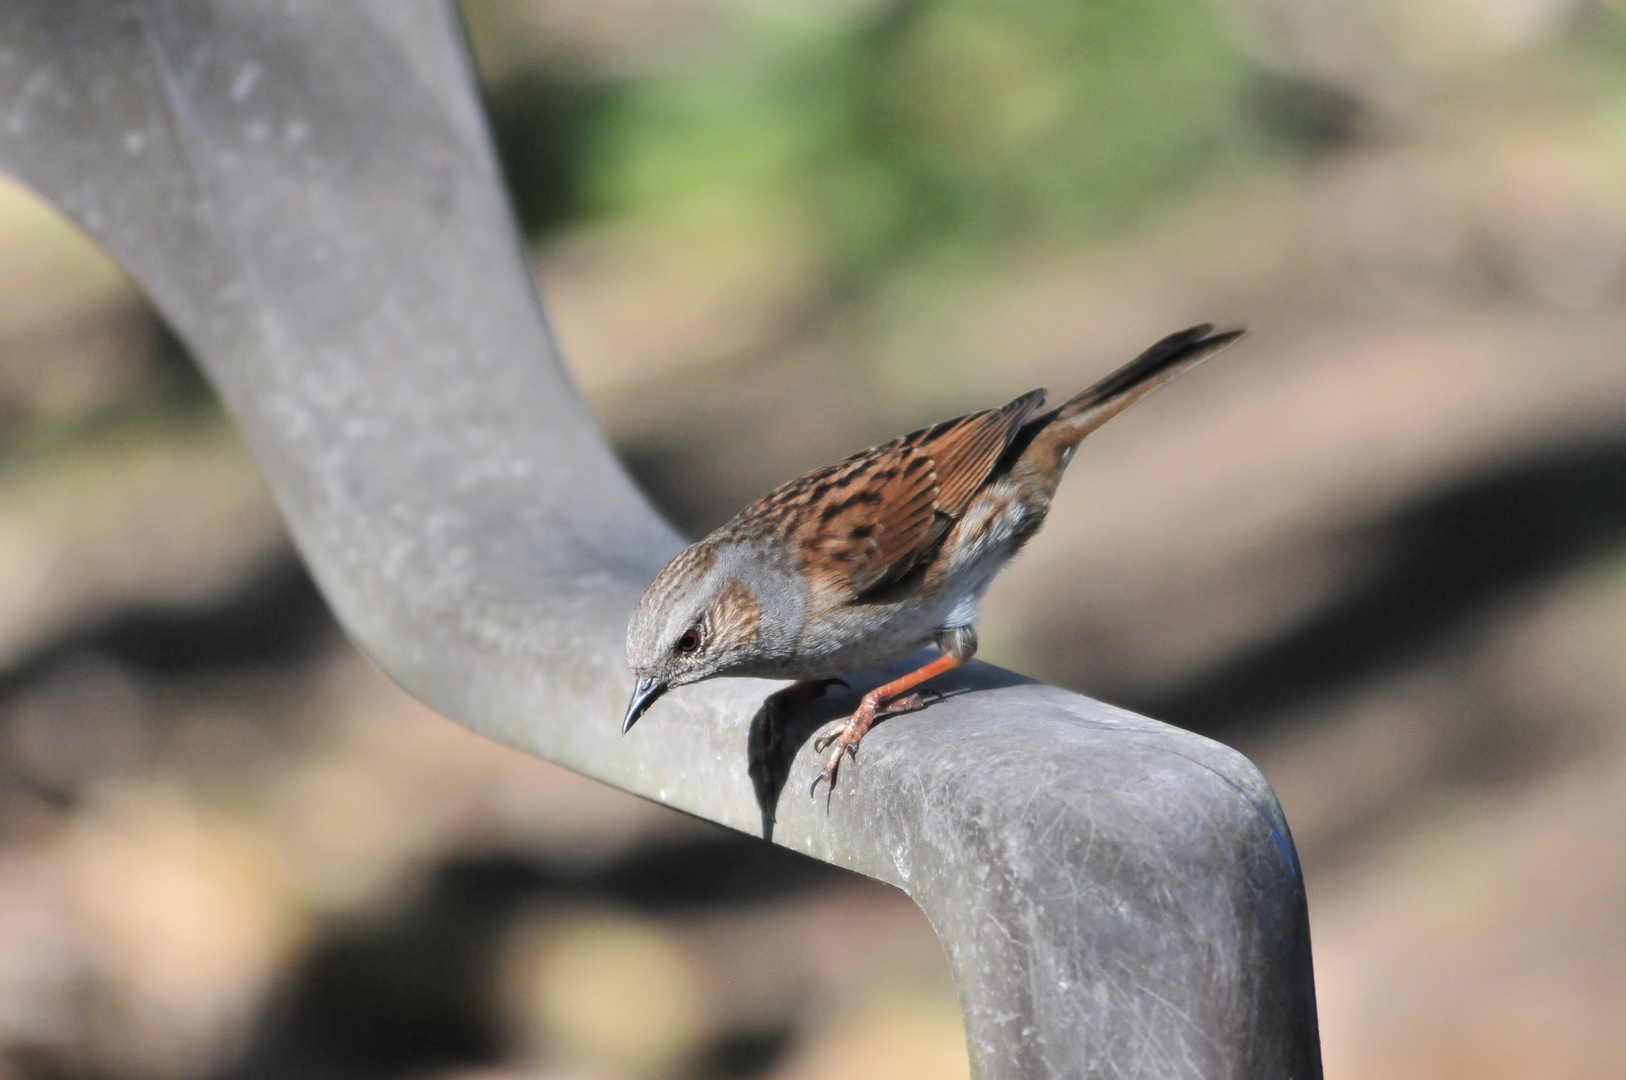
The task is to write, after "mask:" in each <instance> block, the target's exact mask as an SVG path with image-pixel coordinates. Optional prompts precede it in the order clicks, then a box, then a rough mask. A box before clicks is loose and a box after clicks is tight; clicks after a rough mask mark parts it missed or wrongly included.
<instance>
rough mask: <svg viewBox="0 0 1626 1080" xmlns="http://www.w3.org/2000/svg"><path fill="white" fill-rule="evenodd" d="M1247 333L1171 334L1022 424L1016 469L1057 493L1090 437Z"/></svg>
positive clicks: (1201, 330)
mask: <svg viewBox="0 0 1626 1080" xmlns="http://www.w3.org/2000/svg"><path fill="white" fill-rule="evenodd" d="M1244 333H1246V331H1245V330H1240V329H1238V330H1224V331H1221V332H1220V333H1217V334H1216V333H1214V326H1213V324H1212V323H1203V324H1202V325H1200V326H1193V327H1192V328H1191V329H1189V330H1181V331H1179V332H1178V333H1174V334H1170V335H1169V336H1168V337H1166V338H1164V339H1163V340H1162V341H1159V342H1158V343H1157V344H1156V345H1153V346H1152V347H1151V348H1149V349H1147V350H1146V351H1145V352H1143V353H1141V354H1140V355H1139V356H1137V357H1136V358H1135V359H1133V360H1131V361H1130V362H1129V363H1127V364H1125V365H1124V366H1123V367H1121V368H1119V369H1118V370H1117V371H1114V372H1113V373H1112V374H1110V375H1108V376H1107V377H1106V378H1104V379H1102V380H1101V381H1099V382H1097V383H1096V384H1095V385H1094V386H1091V387H1090V388H1089V389H1088V390H1085V391H1084V392H1083V393H1081V394H1078V395H1077V396H1075V397H1072V398H1069V399H1068V400H1067V401H1065V402H1063V403H1062V404H1061V405H1059V406H1057V407H1056V408H1054V409H1051V410H1050V411H1049V412H1046V413H1042V414H1041V415H1039V416H1036V417H1034V418H1033V419H1031V420H1029V421H1028V422H1027V423H1026V424H1024V425H1022V431H1021V434H1020V435H1019V436H1018V437H1017V439H1016V440H1015V441H1014V442H1013V444H1012V447H1011V450H1012V451H1013V455H1012V456H1015V457H1016V458H1017V461H1016V462H1015V467H1016V468H1018V469H1021V470H1024V471H1027V470H1031V471H1033V472H1035V473H1037V474H1038V476H1037V477H1036V479H1041V482H1042V483H1043V484H1044V486H1046V487H1047V488H1048V489H1049V490H1050V491H1052V492H1054V491H1055V485H1056V484H1057V483H1058V482H1059V481H1060V480H1061V473H1062V470H1064V469H1065V468H1066V467H1067V462H1068V461H1069V460H1070V459H1071V457H1072V451H1073V449H1074V448H1075V447H1076V446H1078V444H1079V443H1080V442H1082V441H1083V440H1084V437H1085V436H1086V435H1088V434H1089V433H1090V432H1092V431H1094V430H1096V429H1097V428H1099V427H1100V426H1101V425H1102V424H1104V423H1106V422H1107V421H1108V420H1111V419H1112V418H1113V417H1114V416H1117V415H1118V414H1119V413H1121V412H1123V411H1124V410H1125V409H1127V408H1129V406H1131V405H1133V404H1134V403H1135V402H1137V401H1139V400H1140V399H1141V398H1143V397H1145V396H1146V395H1147V394H1150V393H1151V392H1152V391H1154V390H1156V389H1157V388H1158V387H1160V386H1162V385H1164V384H1165V383H1168V382H1170V381H1172V380H1174V379H1175V378H1177V377H1178V376H1180V375H1183V374H1185V373H1186V372H1188V371H1190V370H1191V369H1192V368H1194V367H1196V366H1197V365H1198V364H1200V363H1202V362H1203V361H1204V360H1207V359H1208V358H1209V357H1211V356H1214V355H1215V354H1216V353H1218V352H1220V350H1222V349H1224V348H1226V347H1227V346H1228V345H1230V344H1231V343H1232V342H1234V341H1236V339H1237V338H1239V337H1241V336H1242V335H1243V334H1244ZM1007 460H1009V458H1007Z"/></svg>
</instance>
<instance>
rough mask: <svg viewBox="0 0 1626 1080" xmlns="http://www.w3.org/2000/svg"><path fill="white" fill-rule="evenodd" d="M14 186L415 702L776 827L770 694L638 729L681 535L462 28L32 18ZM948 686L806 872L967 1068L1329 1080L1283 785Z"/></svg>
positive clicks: (1111, 718)
mask: <svg viewBox="0 0 1626 1080" xmlns="http://www.w3.org/2000/svg"><path fill="white" fill-rule="evenodd" d="M0 168H3V169H5V170H6V171H8V172H10V173H12V174H14V175H16V176H18V177H19V178H21V179H22V180H23V181H25V182H26V183H29V184H30V185H32V186H33V187H34V188H35V189H36V190H37V191H39V192H40V193H41V194H43V195H44V196H45V197H47V198H48V199H50V200H51V201H52V202H54V203H55V204H56V205H57V206H58V207H60V208H61V209H62V210H63V211H65V212H66V213H67V214H68V215H69V216H71V217H72V218H74V219H75V220H77V221H78V222H79V223H80V224H81V225H82V226H83V227H84V228H85V230H86V231H87V232H88V233H89V234H90V235H91V236H93V237H94V238H96V239H97V240H99V241H100V242H101V243H102V244H104V245H105V246H106V247H107V248H108V249H109V250H110V251H111V252H112V253H113V255H114V256H115V257H116V258H117V259H118V260H119V262H120V263H121V264H122V265H123V266H124V267H125V268H126V269H127V270H128V271H129V272H130V273H131V274H132V275H133V276H134V277H135V278H136V279H137V280H138V281H139V282H140V284H141V285H142V286H143V287H144V288H145V289H146V290H147V292H148V294H149V295H150V296H151V298H152V299H153V301H154V302H155V303H156V304H157V306H158V307H159V308H160V309H161V311H162V312H163V313H164V315H165V317H166V318H167V319H168V320H169V321H170V323H171V325H172V326H173V328H174V329H175V330H176V332H177V333H178V334H179V335H180V336H181V337H182V339H183V340H184V341H185V342H186V343H187V345H188V346H189V347H190V349H191V350H192V352H193V354H194V355H195V356H196V357H197V358H198V360H199V361H200V363H201V364H202V365H203V366H204V368H205V369H206V371H207V372H208V374H209V376H210V377H211V379H212V380H213V382H214V383H215V385H216V387H217V389H218V390H219V392H220V394H221V395H222V397H223V398H224V400H225V401H226V403H227V405H228V407H229V409H230V410H231V412H232V414H233V416H234V417H235V418H236V419H237V422H238V423H239V424H240V426H241V428H242V430H243V432H244V434H245V436H246V437H247V439H248V441H249V443H250V445H251V446H252V448H253V450H254V452H255V454H256V456H257V458H258V460H259V461H260V463H261V465H262V467H263V469H264V470H265V473H266V475H267V477H268V478H269V480H270V483H271V486H272V488H273V490H274V492H275V494H276V497H277V500H278V502H279V505H280V506H281V508H282V511H283V513H284V515H285V516H286V517H287V520H288V523H289V526H290V528H291V530H292V533H293V536H294V538H295V541H296V543H297V544H298V547H299V550H300V551H301V553H302V554H303V556H304V558H305V559H306V561H307V563H308V564H309V566H310V568H311V570H312V572H313V574H314V575H315V577H316V579H317V581H318V582H319V584H320V585H321V587H322V590H323V592H324V594H325V595H326V597H327V598H328V601H329V603H330V604H331V606H332V608H333V610H334V612H335V613H336V614H337V616H338V618H339V620H340V621H341V622H342V623H343V625H344V626H345V627H346V629H347V630H348V631H349V633H350V634H351V635H352V637H353V638H354V639H355V640H356V641H357V642H358V643H359V644H360V645H361V646H362V647H363V648H364V649H365V650H366V651H367V652H368V653H369V654H370V655H371V656H372V657H373V658H374V659H375V660H377V662H378V663H379V664H380V665H381V666H382V667H383V668H384V669H385V670H386V671H388V672H389V673H390V674H391V675H392V676H393V677H394V678H395V679H396V680H398V681H399V682H400V683H401V684H402V685H403V686H404V687H405V688H406V689H408V690H409V691H411V692H412V693H414V694H416V695H417V696H418V697H420V698H422V699H423V700H425V701H427V702H429V703H430V704H431V705H433V706H434V707H435V708H437V709H439V710H440V711H442V712H443V713H445V714H446V715H447V716H450V717H453V718H455V719H457V720H459V721H461V722H463V723H465V724H468V725H470V726H472V727H474V728H477V729H479V730H481V731H484V732H487V733H489V734H491V735H493V736H495V737H497V738H498V739H501V740H503V741H504V742H508V743H511V744H513V745H515V746H518V747H522V748H524V749H526V750H529V751H531V752H533V753H537V754H540V755H542V756H543V757H546V758H548V759H550V760H552V761H555V762H558V763H560V764H562V765H565V766H568V767H570V768H572V769H575V770H578V771H580V772H582V773H585V774H587V775H589V776H593V777H596V778H598V779H600V780H603V781H605V782H607V783H610V784H614V785H616V786H617V787H621V788H624V789H626V790H628V791H633V792H636V793H638V794H640V795H643V796H646V797H648V798H651V799H656V800H659V801H661V802H664V803H667V804H669V805H671V806H675V807H679V808H681V809H683V810H687V811H689V812H691V813H694V814H698V815H700V816H702V817H706V818H710V819H712V820H714V821H718V822H721V823H723V824H725V825H729V826H732V827H734V828H738V829H744V830H747V831H751V832H758V831H760V829H761V827H762V826H761V822H762V817H761V815H760V813H759V810H758V807H757V804H756V802H755V800H754V798H753V794H752V788H751V785H750V783H749V781H748V780H747V777H746V773H745V740H746V731H747V728H748V725H749V723H750V720H751V717H752V716H753V714H754V712H755V710H756V708H757V706H758V705H759V704H760V702H761V699H762V697H763V695H764V694H765V693H766V692H767V691H768V690H769V689H771V688H772V687H771V686H769V685H768V684H764V683H759V682H751V681H729V682H719V683H713V684H709V685H704V686H699V687H690V688H685V689H683V690H680V691H675V692H673V693H672V694H671V695H669V696H668V698H667V699H666V700H664V701H663V702H662V704H661V707H660V711H659V712H658V713H657V714H655V715H653V716H652V717H651V718H650V719H648V720H646V721H645V722H644V723H643V724H641V725H639V726H638V728H636V729H635V730H634V732H633V733H632V734H631V735H630V736H628V737H625V738H623V737H622V736H620V734H619V733H618V721H619V719H620V713H621V709H622V707H623V706H624V704H625V699H626V694H627V691H628V678H629V676H628V673H627V671H626V668H625V662H624V660H623V658H622V634H623V631H624V627H625V620H626V616H627V614H628V612H629V611H630V609H631V606H632V603H633V601H634V599H635V598H636V597H637V595H638V593H639V592H640V591H641V589H642V588H643V586H644V584H645V583H646V582H647V581H648V580H649V579H650V578H651V577H652V576H653V574H654V572H655V571H656V569H657V568H658V567H659V566H660V565H661V563H662V562H663V561H664V560H665V559H666V558H667V557H668V556H670V555H671V554H672V553H673V552H674V551H676V550H677V549H678V547H679V546H680V543H681V541H680V539H679V538H678V536H677V535H676V534H675V533H674V532H673V531H672V530H671V528H670V527H668V526H667V525H666V524H664V523H663V522H662V521H660V520H659V518H658V517H657V516H656V515H655V514H654V513H653V512H652V511H651V510H650V508H649V506H648V505H647V503H646V502H645V501H644V500H643V498H642V497H641V496H640V495H639V493H638V492H637V491H636V489H635V488H634V486H633V485H632V484H631V482H630V481H629V480H628V479H627V477H626V475H625V473H624V472H623V471H622V470H621V468H620V466H619V465H618V464H617V462H616V461H615V459H614V456H613V455H612V453H611V452H610V450H609V448H608V446H607V445H606V443H605V441H604V439H603V437H602V436H601V434H600V433H599V431H598V430H597V428H596V426H595V425H594V423H593V422H592V420H591V418H590V417H589V416H588V414H587V413H586V411H585V409H584V408H583V407H582V404H581V401H580V399H579V398H578V396H577V394H576V392H575V390H574V389H573V387H572V386H571V384H570V381H569V378H568V376H567V375H566V374H565V371H564V368H563V366H562V365H561V363H560V361H559V357H558V353H557V350H556V348H555V346H554V344H553V341H552V338H551V336H550V335H549V332H548V329H547V325H546V322H545V320H544V318H543V315H542V312H541V310H540V308H539V306H538V301H537V298H536V297H535V295H534V294H533V291H532V285H531V277H530V274H529V271H528V269H527V267H526V265H525V261H524V256H523V253H522V250H521V247H520V243H519V240H518V237H517V232H516V230H515V228H514V226H513V223H512V221H511V219H510V214H509V210H508V207H507V204H506V202H505V197H504V195H503V193H502V189H501V184H500V183H499V177H498V173H497V168H496V165H495V163H494V158H493V155H492V151H491V148H490V146H489V143H488V139H487V135H486V132H485V128H484V122H483V119H482V117H481V114H480V111H479V104H478V100H477V97H476V94H475V91H474V86H473V79H472V74H471V71H470V67H469V62H468V59H467V57H466V54H465V52H464V49H463V46H462V42H461V40H460V36H459V33H458V30H457V27H456V25H455V21H454V17H453V15H452V14H451V12H450V11H449V9H448V7H446V6H445V5H443V4H442V3H440V2H438V0H414V2H412V3H402V2H399V0H365V2H361V0H358V2H353V3H346V4H334V3H331V0H288V2H270V0H263V2H262V0H254V2H249V0H231V2H225V0H222V2H219V3H205V2H200V0H146V2H119V3H113V2H106V0H4V2H0ZM877 678H878V677H877ZM873 681H875V680H871V682H873ZM866 685H867V684H866V683H862V682H860V683H858V684H857V685H856V687H855V690H862V689H864V688H865V686H866ZM946 686H947V687H948V688H949V689H950V690H951V691H952V692H951V693H950V696H949V697H948V699H947V700H945V701H943V702H942V703H940V704H937V705H934V706H932V707H931V708H930V709H928V710H926V711H924V712H922V713H919V714H915V715H910V716H904V717H897V718H894V719H892V720H889V721H888V722H887V723H885V724H884V725H882V726H881V727H879V728H877V729H876V731H875V732H874V734H872V735H871V736H870V737H869V739H867V740H866V741H865V743H864V750H863V754H862V757H861V760H860V761H859V763H858V764H857V766H856V767H854V766H849V767H848V768H847V769H846V770H844V771H843V773H842V776H841V783H840V785H839V789H838V791H837V792H836V793H835V796H834V797H833V798H832V799H831V800H829V802H828V803H826V802H825V801H824V800H822V799H821V800H820V801H818V802H813V801H810V800H808V799H807V798H805V797H803V796H802V794H801V793H802V792H804V791H805V790H806V788H807V785H808V783H809V781H810V780H811V777H812V775H813V769H814V758H813V755H812V754H811V753H810V752H809V750H808V748H807V747H806V746H805V745H800V752H799V753H797V754H796V756H795V758H794V760H793V762H792V764H791V768H790V774H789V778H788V782H787V785H786V789H785V790H786V792H787V794H786V796H785V797H784V798H783V799H781V800H780V801H779V804H778V822H777V827H776V830H775V833H774V840H775V842H778V843H782V844H786V845H788V846H791V847H794V848H797V849H799V850H801V851H804V852H807V853H808V854H811V855H813V856H815V857H817V858H820V859H825V860H828V861H830V862H833V863H836V864H839V865H841V866H846V867H849V868H851V869H854V870H857V871H859V872H861V873H865V874H869V875H872V876H874V877H877V878H880V879H881V880H884V881H888V882H891V883H892V884H894V885H896V886H898V887H899V888H901V889H903V890H905V891H906V892H907V893H908V894H909V895H910V896H911V897H913V898H914V899H915V900H916V901H917V902H918V903H919V904H920V905H921V907H922V908H923V909H924V910H925V912H926V913H927V915H928V917H929V918H930V919H931V921H932V924H933V926H934V927H935V928H936V930H937V932H938V935H939V937H940V939H941V940H942V942H943V945H944V948H945V949H946V951H947V953H948V956H949V959H950V963H951V966H952V968H953V971H954V973H955V977H956V979H957V981H958V985H959V987H960V993H961V999H962V1004H963V1008H964V1015H965V1020H966V1031H967V1037H968V1042H969V1046H970V1052H971V1058H972V1063H973V1071H974V1073H975V1075H976V1076H978V1077H980V1078H983V1080H1006V1078H1017V1077H1024V1078H1036V1077H1078V1076H1092V1077H1203V1078H1208V1080H1213V1078H1220V1077H1239V1078H1240V1077H1248V1078H1267V1077H1281V1078H1288V1077H1296V1078H1307V1080H1308V1078H1313V1077H1318V1076H1319V1075H1320V1057H1319V1050H1318V1042H1317V1037H1316V1027H1315V1003H1314V991H1313V986H1312V983H1311V975H1310V954H1309V931H1308V924H1307V917H1306V914H1305V904H1304V895H1303V889H1302V885H1301V882H1300V880H1299V877H1298V874H1297V869H1296V866H1295V861H1294V856H1293V851H1292V843H1291V840H1290V839H1289V837H1288V834H1287V826H1286V824H1285V822H1284V821H1283V819H1282V816H1281V812H1280V810H1279V808H1278V807H1277V804H1276V800H1275V797H1274V795H1273V794H1272V793H1271V791H1270V789H1269V787H1268V786H1267V785H1266V784H1265V782H1264V780H1263V778H1262V777H1261V776H1260V775H1259V773H1258V771H1257V770H1256V769H1254V768H1253V766H1252V765H1250V764H1249V763H1248V762H1247V761H1246V760H1244V759H1243V758H1242V757H1241V756H1239V755H1237V754H1236V753H1234V752H1233V751H1230V750H1228V749H1226V748H1224V747H1222V746H1219V745H1217V744H1215V743H1212V742H1210V741H1208V740H1205V739H1202V738H1199V737H1197V736H1194V735H1191V734H1189V733H1186V732H1183V731H1179V730H1177V729H1174V728H1171V727H1168V726H1166V725H1162V724H1158V723H1156V722H1154V721H1150V720H1146V719H1144V718H1141V717H1137V716H1133V715H1130V714H1128V713H1124V712H1122V711H1120V710H1117V709H1113V708H1111V707H1109V706H1106V705H1103V704H1100V703H1098V702H1094V701H1090V700H1088V699H1085V698H1082V697H1079V696H1077V695H1074V694H1069V693H1066V692H1063V691H1060V690H1057V689H1054V688H1051V687H1045V686H1040V685H1036V684H1032V683H1029V682H1027V681H1025V680H1022V679H1019V678H1017V677H1015V676H1012V675H1010V674H1009V673H1006V672H1001V671H999V670H997V669H995V668H991V667H988V666H986V665H975V666H973V667H972V668H970V669H968V670H967V671H964V672H960V673H956V674H955V676H953V677H952V678H951V679H949V680H947V682H946ZM851 704H852V699H851V698H850V697H849V698H845V699H843V698H836V699H832V700H830V701H827V702H825V703H822V705H821V706H820V707H819V708H818V709H817V710H815V711H814V712H813V713H812V714H811V715H809V716H807V717H805V718H803V722H802V723H800V724H799V726H798V730H797V732H796V739H793V740H792V744H793V745H797V744H798V743H799V742H800V740H805V738H806V737H807V735H808V734H809V733H810V732H811V731H812V730H813V729H814V728H815V727H816V726H817V724H818V723H819V722H820V720H821V719H824V718H829V717H833V716H835V715H837V713H838V712H839V711H840V710H841V708H842V707H843V705H845V706H847V707H848V708H850V707H851Z"/></svg>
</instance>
